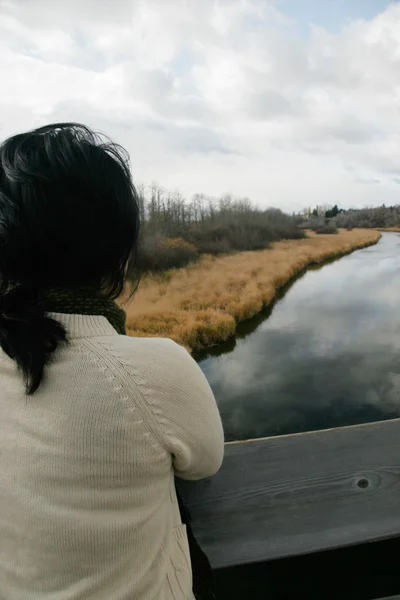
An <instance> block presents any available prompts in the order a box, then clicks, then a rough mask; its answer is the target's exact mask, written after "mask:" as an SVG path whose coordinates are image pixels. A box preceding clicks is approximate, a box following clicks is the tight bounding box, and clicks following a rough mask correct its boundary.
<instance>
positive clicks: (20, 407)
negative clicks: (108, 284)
mask: <svg viewBox="0 0 400 600" xmlns="http://www.w3.org/2000/svg"><path fill="white" fill-rule="evenodd" d="M52 316H53V317H54V318H56V319H58V320H59V321H61V322H62V323H63V325H64V326H65V327H66V329H67V332H68V334H69V339H70V344H69V345H65V346H63V347H62V348H61V349H60V350H59V351H57V353H56V355H55V356H54V360H53V361H52V363H51V364H50V365H49V367H48V368H47V370H46V375H45V379H44V381H43V384H42V385H41V386H40V388H39V390H38V391H37V392H36V393H35V394H34V395H33V396H26V395H25V392H24V386H23V382H22V377H21V376H20V374H19V373H18V372H17V368H16V365H15V363H14V362H13V361H12V360H10V359H9V358H8V357H7V356H6V355H5V354H4V353H2V352H0V598H1V600H44V599H45V600H67V599H68V600H70V599H71V600H72V599H74V600H77V599H79V600H92V599H96V600H114V599H115V600H184V599H188V598H192V593H191V586H192V575H191V567H190V557H189V551H188V542H187V536H186V530H185V527H184V526H182V524H181V520H180V515H179V509H178V504H177V499H176V494H175V487H174V477H173V476H174V472H175V473H176V474H177V475H179V476H180V477H182V478H184V479H193V480H194V479H200V478H202V477H208V476H211V475H213V474H214V473H215V472H216V471H217V470H218V469H219V467H220V465H221V462H222V458H223V442H224V439H223V430H222V425H221V420H220V416H219V413H218V409H217V406H216V403H215V400H214V397H213V394H212V392H211V390H210V387H209V385H208V383H207V381H206V379H205V377H204V375H203V374H202V372H201V370H200V368H199V367H198V366H197V365H196V363H195V361H194V360H193V359H192V358H191V357H190V355H189V354H188V353H187V352H186V350H184V349H182V348H181V347H180V346H178V345H177V344H175V343H174V342H172V341H170V340H166V339H156V338H152V339H144V338H132V337H127V336H122V335H118V334H117V332H116V331H115V330H114V329H113V327H112V326H111V325H110V324H109V322H108V321H107V320H106V318H105V317H101V316H83V315H65V314H63V315H61V314H52Z"/></svg>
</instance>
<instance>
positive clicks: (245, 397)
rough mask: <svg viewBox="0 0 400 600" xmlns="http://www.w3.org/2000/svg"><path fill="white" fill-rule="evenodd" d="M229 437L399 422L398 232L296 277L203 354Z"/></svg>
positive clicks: (250, 436)
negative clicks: (267, 307) (231, 336)
mask: <svg viewBox="0 0 400 600" xmlns="http://www.w3.org/2000/svg"><path fill="white" fill-rule="evenodd" d="M199 364H200V367H201V368H202V370H203V372H204V373H205V375H206V377H207V379H208V381H209V382H210V385H211V387H212V389H213V391H214V393H215V396H216V398H217V402H218V405H219V409H220V412H221V416H222V420H223V424H224V428H225V434H226V440H227V441H231V440H240V439H251V438H258V437H264V436H270V435H282V434H288V433H295V432H301V431H311V430H315V429H325V428H329V427H338V426H342V425H353V424H357V423H366V422H370V421H379V420H383V419H390V418H393V417H399V416H400V234H396V233H385V234H383V235H382V239H381V240H380V241H379V243H378V244H377V245H375V246H371V247H369V248H366V249H363V250H359V251H356V252H354V253H353V254H350V255H348V256H346V257H344V258H342V259H340V260H338V261H336V262H334V263H331V264H329V265H326V266H324V267H322V268H320V269H318V270H310V271H308V272H307V273H306V274H305V275H304V276H303V277H301V278H300V279H298V280H297V281H296V282H295V283H294V284H293V285H292V286H291V287H290V289H289V290H288V291H287V292H286V294H285V295H284V296H283V298H281V299H280V300H279V301H278V302H277V303H276V304H275V306H274V307H273V309H272V312H271V311H270V314H264V315H260V316H259V317H258V318H256V319H254V320H252V321H249V322H247V323H245V324H242V325H241V326H240V328H239V331H238V336H237V337H236V339H235V340H233V341H231V342H230V343H228V344H226V345H225V346H221V347H220V348H217V349H214V350H213V352H212V354H209V355H208V356H203V357H200V359H199Z"/></svg>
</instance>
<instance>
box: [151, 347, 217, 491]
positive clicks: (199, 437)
mask: <svg viewBox="0 0 400 600" xmlns="http://www.w3.org/2000/svg"><path fill="white" fill-rule="evenodd" d="M164 343H165V347H164V348H165V352H164V353H163V360H162V361H160V363H161V365H162V367H161V368H162V371H163V373H162V377H160V378H157V380H158V381H159V384H157V382H154V383H152V388H153V393H154V394H156V395H157V396H158V398H159V403H158V406H159V408H160V410H161V411H162V418H161V419H160V420H159V423H160V429H161V437H162V440H161V441H162V443H163V445H164V447H165V448H166V449H167V450H168V451H169V452H170V453H171V454H172V455H173V464H174V469H175V474H176V475H177V476H178V477H181V478H182V479H190V480H196V479H202V478H203V477H210V476H211V475H214V474H215V473H216V472H217V471H218V470H219V468H220V466H221V464H222V460H223V456H224V432H223V428H222V422H221V417H220V414H219V411H218V407H217V404H216V401H215V398H214V395H213V393H212V391H211V388H210V386H209V384H208V382H207V379H206V377H205V376H204V374H203V372H202V370H201V369H200V367H199V366H198V365H197V363H196V362H195V361H194V360H193V358H192V357H191V356H190V354H189V353H188V352H187V351H186V350H185V349H184V348H182V347H181V346H178V344H176V343H175V342H172V341H171V340H164Z"/></svg>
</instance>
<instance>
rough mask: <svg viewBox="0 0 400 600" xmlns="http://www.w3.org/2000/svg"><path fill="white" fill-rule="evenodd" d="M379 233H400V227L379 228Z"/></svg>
mask: <svg viewBox="0 0 400 600" xmlns="http://www.w3.org/2000/svg"><path fill="white" fill-rule="evenodd" d="M376 229H377V231H394V232H397V233H399V232H400V226H399V225H393V227H377V228H376Z"/></svg>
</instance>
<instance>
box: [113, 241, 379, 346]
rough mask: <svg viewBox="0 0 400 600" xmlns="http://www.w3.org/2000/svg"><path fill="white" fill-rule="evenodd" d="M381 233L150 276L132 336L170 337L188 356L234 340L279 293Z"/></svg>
mask: <svg viewBox="0 0 400 600" xmlns="http://www.w3.org/2000/svg"><path fill="white" fill-rule="evenodd" d="M380 235H381V234H380V233H379V232H378V231H374V230H368V229H354V230H352V231H345V230H341V231H340V232H339V233H338V235H316V234H313V233H309V234H308V236H309V237H308V238H306V239H303V240H288V241H280V242H276V243H274V244H272V246H271V249H268V250H262V251H257V252H240V253H237V254H233V255H230V256H224V257H219V258H212V257H209V256H205V257H203V258H202V259H201V261H200V262H199V263H197V264H195V265H193V266H189V267H186V268H183V269H177V270H173V271H168V272H165V273H162V274H159V275H147V276H146V277H144V278H143V280H142V281H141V283H140V286H139V289H138V291H137V293H136V295H135V296H134V298H133V300H132V301H131V302H130V304H129V305H128V306H125V307H124V308H125V310H126V312H127V328H128V333H129V335H133V336H141V337H152V336H154V337H169V338H171V339H173V340H175V341H176V342H178V343H179V344H181V345H183V346H185V347H186V348H187V349H188V350H189V351H192V350H194V349H196V350H199V349H201V348H206V347H209V346H212V345H215V344H218V343H220V342H222V341H225V340H227V339H228V338H229V337H231V336H232V335H234V333H235V330H236V324H237V323H238V322H239V321H243V320H245V319H250V318H251V317H253V316H255V315H256V314H257V313H259V312H260V311H261V310H263V309H264V308H266V307H267V306H268V305H270V304H271V302H273V300H274V298H275V296H276V294H277V293H278V292H279V290H280V289H281V288H282V287H283V286H284V285H286V284H287V283H288V282H289V281H290V280H291V279H293V278H294V277H296V275H298V274H300V273H301V272H302V271H304V270H305V269H306V268H307V267H309V266H311V265H316V264H320V263H323V262H324V261H327V260H330V259H332V258H335V257H340V256H343V255H345V254H348V253H349V252H351V251H352V250H355V249H357V248H363V247H365V246H369V245H371V244H374V243H376V242H377V241H378V240H379V238H380Z"/></svg>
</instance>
